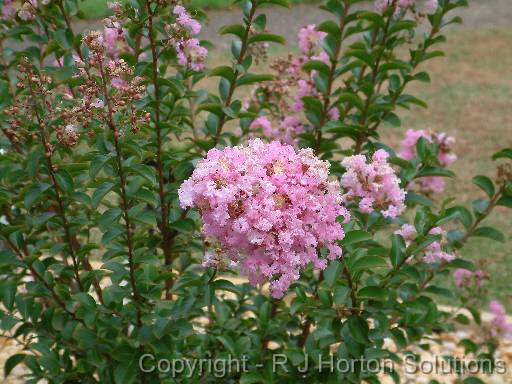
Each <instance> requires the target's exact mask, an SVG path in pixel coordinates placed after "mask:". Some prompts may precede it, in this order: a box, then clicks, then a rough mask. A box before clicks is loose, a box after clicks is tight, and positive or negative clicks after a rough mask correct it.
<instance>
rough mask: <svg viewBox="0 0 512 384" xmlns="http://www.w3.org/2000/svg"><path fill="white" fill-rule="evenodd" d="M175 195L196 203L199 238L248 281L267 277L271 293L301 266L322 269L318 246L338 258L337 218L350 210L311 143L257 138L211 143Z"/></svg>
mask: <svg viewBox="0 0 512 384" xmlns="http://www.w3.org/2000/svg"><path fill="white" fill-rule="evenodd" d="M178 193H179V199H180V204H181V207H182V208H189V207H194V208H197V209H199V212H200V214H201V218H202V221H203V228H202V231H203V234H204V236H205V237H208V238H213V239H216V240H217V241H218V242H219V243H220V245H221V247H222V248H223V249H224V251H225V253H226V256H227V257H228V258H229V260H231V261H233V262H235V263H239V264H240V270H241V272H242V273H243V274H245V275H247V276H248V277H249V280H250V282H251V283H252V284H254V285H256V284H261V283H264V282H265V281H270V285H271V291H272V295H273V296H274V297H276V298H279V297H282V296H283V295H284V293H285V291H286V290H287V289H288V287H289V286H290V284H291V283H293V282H294V281H295V280H297V279H298V278H299V276H300V271H301V270H302V269H304V268H305V267H306V266H307V265H309V264H312V265H313V266H314V268H316V269H320V270H321V269H324V268H325V267H326V265H327V261H326V259H325V258H324V257H323V256H322V255H323V253H321V252H319V250H320V248H325V249H327V250H328V252H327V259H329V260H334V259H336V258H339V257H341V254H342V250H341V247H340V246H339V245H338V243H337V241H338V240H341V239H343V238H344V232H343V228H342V227H341V223H340V220H338V218H339V217H343V219H342V220H341V221H344V222H347V221H348V220H349V218H350V215H349V213H348V211H347V209H346V208H345V207H344V206H343V205H342V198H341V193H340V187H339V183H338V182H337V181H335V180H330V179H329V163H328V162H327V161H322V160H320V159H318V158H317V157H316V156H315V155H314V154H313V151H312V150H311V149H301V150H299V151H296V150H295V149H294V148H293V147H292V146H290V145H285V144H282V143H280V142H277V141H273V142H271V143H268V144H266V143H264V142H263V141H261V140H260V139H253V140H250V141H249V142H248V144H247V145H244V146H237V147H227V148H225V149H223V150H219V149H211V150H210V151H209V152H208V154H207V156H206V158H205V159H203V160H201V161H200V162H199V163H198V165H197V167H196V169H195V170H194V172H193V174H192V176H191V177H190V178H189V179H188V180H186V181H185V182H184V183H183V184H182V185H181V187H180V189H179V191H178ZM214 260H215V258H212V257H209V258H208V260H205V263H206V264H207V265H209V266H211V265H212V262H214Z"/></svg>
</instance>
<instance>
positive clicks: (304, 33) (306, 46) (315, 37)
mask: <svg viewBox="0 0 512 384" xmlns="http://www.w3.org/2000/svg"><path fill="white" fill-rule="evenodd" d="M325 36H327V33H325V32H320V31H317V30H316V25H314V24H309V25H306V26H305V27H302V28H301V30H300V31H299V34H298V38H299V48H300V50H301V51H302V53H305V54H309V53H311V50H312V49H313V48H316V47H317V46H318V45H319V44H320V42H321V41H322V40H323V39H324V38H325Z"/></svg>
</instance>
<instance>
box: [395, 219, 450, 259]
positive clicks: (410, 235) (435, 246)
mask: <svg viewBox="0 0 512 384" xmlns="http://www.w3.org/2000/svg"><path fill="white" fill-rule="evenodd" d="M394 233H395V234H397V235H400V236H402V237H403V238H404V240H405V244H406V245H407V246H409V245H410V244H411V243H412V242H413V241H414V240H415V238H416V236H417V232H416V228H415V227H414V226H413V225H410V224H404V225H402V227H401V228H400V229H399V230H397V231H395V232H394ZM429 234H430V235H441V236H442V239H441V241H434V242H433V243H431V244H429V245H428V246H427V247H426V248H425V249H424V250H423V251H422V254H423V260H424V261H425V262H426V263H438V262H443V261H445V262H451V261H453V260H454V259H455V255H454V254H452V253H448V252H445V251H444V250H443V245H442V244H443V242H444V238H445V236H446V233H445V232H444V231H443V229H442V228H440V227H434V228H432V229H431V230H430V231H429Z"/></svg>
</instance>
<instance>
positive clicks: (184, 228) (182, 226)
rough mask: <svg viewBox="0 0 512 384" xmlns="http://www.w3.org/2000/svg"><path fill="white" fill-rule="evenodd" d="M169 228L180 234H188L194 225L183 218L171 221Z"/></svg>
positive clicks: (190, 220)
mask: <svg viewBox="0 0 512 384" xmlns="http://www.w3.org/2000/svg"><path fill="white" fill-rule="evenodd" d="M169 227H170V228H172V229H174V230H176V231H178V232H182V233H190V232H193V231H194V230H195V223H194V220H192V219H189V218H185V219H180V220H176V221H173V222H172V223H171V224H169Z"/></svg>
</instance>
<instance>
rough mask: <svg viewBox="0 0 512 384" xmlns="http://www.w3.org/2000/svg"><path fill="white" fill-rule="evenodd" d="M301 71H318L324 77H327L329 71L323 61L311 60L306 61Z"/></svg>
mask: <svg viewBox="0 0 512 384" xmlns="http://www.w3.org/2000/svg"><path fill="white" fill-rule="evenodd" d="M302 69H304V70H305V71H308V72H311V71H318V72H320V73H323V74H325V75H328V74H329V72H330V71H331V69H330V68H329V66H328V65H327V64H325V63H324V62H323V61H319V60H311V61H307V62H306V63H305V64H304V65H303V66H302Z"/></svg>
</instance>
